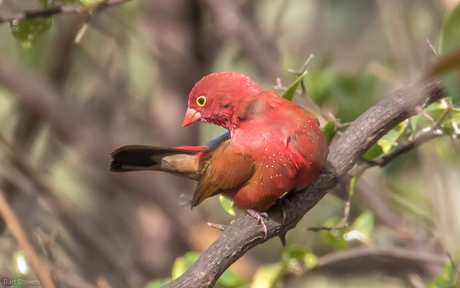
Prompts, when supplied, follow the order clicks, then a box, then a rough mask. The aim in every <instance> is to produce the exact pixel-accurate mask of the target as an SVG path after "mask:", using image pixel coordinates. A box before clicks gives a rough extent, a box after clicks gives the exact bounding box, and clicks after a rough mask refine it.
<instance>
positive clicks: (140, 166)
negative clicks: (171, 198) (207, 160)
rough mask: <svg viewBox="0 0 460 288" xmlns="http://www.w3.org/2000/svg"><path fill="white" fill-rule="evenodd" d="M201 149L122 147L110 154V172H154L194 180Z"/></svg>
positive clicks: (196, 174) (196, 175)
mask: <svg viewBox="0 0 460 288" xmlns="http://www.w3.org/2000/svg"><path fill="white" fill-rule="evenodd" d="M187 148H191V149H187ZM192 148H193V149H192ZM202 149H203V148H202V147H179V148H163V147H153V146H141V145H130V146H123V147H120V148H118V149H116V150H114V151H113V152H112V155H111V156H112V162H111V163H110V171H114V172H128V171H142V170H156V171H165V172H168V173H173V174H177V175H179V176H184V177H189V178H192V179H196V178H197V177H198V176H199V175H198V166H199V164H198V159H197V157H196V154H197V153H199V152H200V151H201V150H202Z"/></svg>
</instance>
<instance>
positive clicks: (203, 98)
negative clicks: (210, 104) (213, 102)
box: [196, 95, 206, 107]
mask: <svg viewBox="0 0 460 288" xmlns="http://www.w3.org/2000/svg"><path fill="white" fill-rule="evenodd" d="M196 104H197V105H198V106H200V107H203V106H204V105H206V96H204V95H201V96H199V97H198V98H196Z"/></svg>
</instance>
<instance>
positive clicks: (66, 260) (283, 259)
mask: <svg viewBox="0 0 460 288" xmlns="http://www.w3.org/2000/svg"><path fill="white" fill-rule="evenodd" d="M103 2H104V1H103ZM106 3H109V6H110V7H106V8H105V9H103V10H102V11H97V7H100V6H97V3H95V2H88V1H85V2H83V1H82V2H79V1H72V0H65V1H57V0H21V1H14V0H0V187H1V191H3V193H4V195H5V196H6V198H7V200H8V202H9V204H10V206H11V207H12V208H13V210H14V211H15V213H16V215H17V217H18V218H19V220H20V222H21V224H22V226H23V228H24V229H25V231H26V233H27V236H28V239H29V241H30V243H32V245H33V247H34V248H35V250H36V251H37V253H38V254H39V256H40V259H41V260H42V262H43V263H47V264H48V267H50V271H51V274H52V275H53V277H55V278H56V281H57V283H58V284H59V285H61V286H59V285H58V286H59V287H109V286H103V285H110V286H111V287H145V286H146V287H150V288H154V287H159V286H160V284H161V283H164V281H169V280H168V278H170V277H173V278H175V277H177V276H178V275H180V274H181V273H182V272H183V271H184V269H186V268H187V267H188V266H189V265H190V263H193V261H194V259H196V257H197V255H198V254H197V253H200V252H202V251H203V250H204V249H206V248H207V247H208V246H209V245H210V244H211V243H212V242H213V241H214V240H215V239H216V238H217V237H218V235H219V231H217V230H215V229H213V228H210V227H208V226H207V225H206V222H213V223H221V224H225V223H228V222H230V221H231V220H232V219H234V217H233V216H231V215H229V214H227V213H226V212H225V211H224V210H223V209H222V207H221V205H220V203H219V199H218V197H214V198H212V199H208V200H206V201H205V202H204V203H203V204H201V205H200V206H199V207H196V208H195V209H193V210H192V211H190V209H189V205H188V201H189V200H190V198H191V196H192V193H193V191H194V187H195V186H194V185H195V183H194V182H193V181H191V180H187V179H179V178H178V177H176V176H171V175H166V174H162V173H155V172H139V173H133V174H130V173H128V174H115V173H110V172H109V171H108V165H109V161H110V153H111V151H112V150H113V149H115V148H117V147H119V146H122V145H126V144H146V145H158V146H165V147H168V146H183V145H196V144H204V143H206V142H207V141H209V140H211V139H213V138H215V137H217V136H219V135H221V134H222V133H223V132H225V131H224V130H223V129H221V128H218V127H214V126H209V125H204V124H195V125H192V126H190V127H187V128H184V129H182V128H181V123H182V120H183V114H184V113H185V110H186V108H187V97H188V93H189V91H190V90H191V88H192V87H193V85H194V83H195V82H196V81H198V80H199V79H200V78H201V77H202V76H204V75H206V74H208V73H210V72H214V71H236V72H240V73H243V74H246V75H248V76H250V77H251V78H252V79H253V80H254V81H255V82H257V83H259V84H260V86H261V87H263V88H266V89H275V88H274V87H275V85H277V82H276V78H280V81H281V83H282V85H283V86H289V85H290V83H292V82H293V81H294V80H295V79H296V77H297V76H296V75H294V74H290V73H288V72H287V70H288V69H299V68H300V67H301V66H302V64H303V63H304V62H305V60H306V59H307V58H308V57H309V55H310V54H314V58H313V60H312V62H311V63H310V65H309V66H308V74H307V76H306V77H305V80H304V84H305V88H306V92H307V95H308V96H309V97H311V99H313V100H314V102H316V104H318V105H319V107H320V108H321V111H319V110H318V109H317V108H316V107H315V106H314V105H310V104H309V102H308V101H306V100H305V97H302V96H296V97H295V98H294V101H295V102H296V103H298V104H299V105H301V106H303V107H305V108H306V109H309V110H311V111H312V112H314V113H315V114H317V115H318V116H319V118H321V122H322V124H323V125H324V124H326V122H327V119H330V118H331V116H330V115H334V116H335V117H336V118H338V119H340V121H341V122H342V123H345V122H349V121H353V120H354V119H356V118H357V117H358V116H359V115H360V114H362V113H363V112H364V111H366V110H367V109H368V108H370V107H371V106H372V105H373V104H375V103H377V102H378V101H379V100H381V99H383V98H384V97H385V96H386V95H388V94H390V93H391V92H393V91H395V90H396V89H398V88H400V87H402V86H404V85H407V84H409V83H411V82H413V81H415V80H417V79H419V77H420V75H421V74H422V72H423V69H424V67H425V66H426V65H427V64H428V63H431V62H433V61H435V59H436V57H435V55H434V53H433V51H432V49H431V48H430V45H429V43H428V42H427V40H429V41H430V42H431V43H432V44H433V45H434V47H435V48H436V49H437V50H438V52H439V53H444V52H446V53H447V52H448V51H450V50H453V49H455V47H459V44H460V36H459V37H457V36H458V35H459V34H460V32H459V31H460V28H458V27H460V24H458V23H459V22H460V15H458V16H455V17H453V16H451V18H448V17H449V15H451V12H452V11H453V9H454V8H455V7H456V5H457V4H458V1H457V0H419V1H411V0H374V1H372V0H354V1H340V0H285V1H283V0H265V1H251V0H235V1H230V0H228V1H224V0H151V1H145V0H133V1H107V2H106ZM115 4H120V5H115ZM57 6H64V7H66V8H68V10H66V11H80V10H81V9H80V8H79V7H83V11H84V12H82V13H70V12H67V13H57V14H56V15H54V16H52V17H49V18H33V19H27V20H22V21H17V20H12V19H13V18H15V17H18V16H17V15H20V13H22V12H24V11H41V10H47V9H53V8H54V7H57ZM112 6H113V7H112ZM95 7H96V8H95ZM77 8H78V9H77ZM79 9H80V10H79ZM456 11H457V14H460V12H458V11H460V9H458V8H457V10H456ZM95 12H100V13H95ZM18 13H19V14H18ZM2 19H4V20H2ZM447 19H450V21H451V22H452V23H451V27H453V28H451V29H450V30H449V31H447V32H446V29H445V26H444V29H443V23H445V22H446V21H447ZM10 20H12V21H11V22H10ZM2 22H3V23H2ZM86 26H87V27H86ZM82 27H86V28H87V30H86V31H84V30H82ZM449 27H450V26H449ZM443 31H444V36H443V37H444V38H443V39H441V40H440V38H441V34H442V33H443ZM83 32H84V34H83ZM77 36H78V37H77ZM76 37H77V39H79V38H81V39H80V40H79V41H77V42H78V43H75V42H76V41H75V39H76ZM441 42H443V43H444V47H441V46H442V45H441ZM450 79H451V80H450V81H451V82H450V83H453V84H452V85H449V87H450V88H451V89H450V90H449V91H450V94H449V95H450V96H451V101H452V103H453V105H455V106H458V104H459V100H460V99H459V95H458V94H457V93H456V92H455V91H457V90H455V89H456V88H458V83H459V82H458V77H457V78H455V76H453V78H452V77H451V78H450ZM452 79H453V80H452ZM446 81H447V80H446ZM276 91H277V93H278V94H281V93H282V90H280V89H277V90H276ZM452 91H453V92H452ZM438 105H441V106H442V103H441V104H438ZM441 106H437V107H441ZM439 109H441V110H442V109H446V107H444V108H442V107H441V108H439ZM439 109H438V110H439ZM434 110H436V108H433V111H434ZM438 110H436V111H438ZM442 111H444V110H442ZM433 113H434V112H433ZM429 114H430V115H432V113H431V112H430V111H429ZM417 117H419V118H420V117H422V116H417ZM432 117H434V118H435V116H432ZM437 117H439V115H438V116H437ZM459 119H460V118H459ZM411 121H412V120H411ZM419 123H422V124H423V123H425V122H423V121H422V122H419ZM422 124H420V125H422ZM423 125H424V126H426V127H428V126H429V125H431V122H430V121H428V120H426V123H425V124H423ZM423 125H422V126H423ZM422 128H423V127H419V129H422ZM342 130H343V129H342ZM446 133H447V134H451V135H452V134H455V133H456V132H455V131H454V132H452V131H451V132H446ZM454 136H455V137H439V138H437V139H434V140H432V141H430V142H429V143H427V144H424V145H423V146H421V147H420V148H418V149H417V150H414V151H412V152H410V153H409V154H406V155H403V156H401V157H399V158H398V159H396V160H395V161H393V162H391V163H390V164H389V165H388V166H387V167H385V168H383V169H380V168H372V169H369V170H367V171H366V172H365V173H364V175H363V176H361V177H360V178H359V181H357V183H356V185H355V189H354V193H353V195H352V197H351V210H350V217H349V228H347V229H345V230H341V231H321V232H313V231H309V230H307V228H308V227H320V226H329V227H332V226H334V225H337V224H338V222H339V221H340V219H341V217H342V216H343V211H344V205H345V203H344V201H342V200H340V199H339V198H336V197H335V196H333V195H332V194H331V193H330V194H329V195H328V196H326V197H325V198H324V199H323V200H322V201H321V202H320V203H319V204H318V205H317V206H316V207H315V208H314V209H313V210H312V211H311V212H309V213H308V214H307V215H306V217H305V218H304V219H303V220H302V221H301V222H300V223H299V225H297V227H296V229H294V230H292V231H290V232H289V233H288V234H287V247H286V248H283V247H282V246H281V244H280V241H279V240H278V239H272V240H270V241H268V242H267V243H265V244H263V245H260V246H258V247H256V248H255V249H253V250H251V251H249V252H248V253H247V255H245V256H244V257H243V258H241V259H240V260H238V261H237V262H236V263H235V264H234V265H233V266H232V268H231V269H230V270H229V271H228V272H227V273H226V274H224V276H223V277H222V278H221V280H220V281H219V282H218V284H217V285H218V287H236V286H238V287H253V288H264V287H267V288H268V287H319V288H321V287H416V288H418V287H427V286H429V285H431V286H430V287H452V286H453V285H454V284H453V283H454V282H455V281H454V280H455V279H454V278H455V276H454V275H455V274H456V273H457V272H456V271H455V270H454V269H453V268H452V267H451V266H452V265H451V262H450V260H449V258H448V257H447V255H448V254H447V253H450V254H451V255H452V258H453V259H454V260H457V259H458V258H459V257H460V255H459V253H458V249H459V248H460V244H459V243H460V241H459V239H460V213H459V212H458V211H460V194H459V188H458V187H460V159H459V157H458V140H456V139H454V138H456V135H454ZM390 144H391V145H390V146H389V149H393V148H395V147H394V146H396V145H398V144H401V143H399V142H397V141H396V140H394V141H392V142H391V143H390ZM383 150H384V151H385V149H383ZM238 215H243V212H241V211H239V212H237V216H238ZM8 228H9V227H8V226H7V225H6V224H5V223H4V222H2V223H1V224H0V229H1V231H0V232H1V238H0V243H1V244H0V278H2V279H3V278H8V279H36V277H37V275H34V271H30V270H29V271H28V272H26V273H22V272H20V270H18V269H17V267H16V266H17V265H18V264H17V263H18V261H19V260H18V257H19V258H20V257H21V255H22V254H21V253H23V251H22V250H23V247H21V246H20V245H18V244H17V242H16V240H15V238H14V237H13V236H12V234H11V232H10V229H8ZM187 252H188V253H187ZM454 266H455V265H454ZM32 268H33V267H32ZM443 269H444V270H443ZM436 277H438V278H436ZM442 277H444V278H442ZM443 279H444V280H445V281H444V282H443ZM153 280H156V281H153ZM84 285H87V286H84ZM433 285H434V286H433ZM457 285H458V284H457ZM456 287H458V286H456Z"/></svg>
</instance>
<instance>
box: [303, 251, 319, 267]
mask: <svg viewBox="0 0 460 288" xmlns="http://www.w3.org/2000/svg"><path fill="white" fill-rule="evenodd" d="M304 263H305V267H306V268H307V269H313V268H315V267H316V265H318V257H317V256H316V255H315V254H313V253H311V252H308V253H307V254H305V257H304Z"/></svg>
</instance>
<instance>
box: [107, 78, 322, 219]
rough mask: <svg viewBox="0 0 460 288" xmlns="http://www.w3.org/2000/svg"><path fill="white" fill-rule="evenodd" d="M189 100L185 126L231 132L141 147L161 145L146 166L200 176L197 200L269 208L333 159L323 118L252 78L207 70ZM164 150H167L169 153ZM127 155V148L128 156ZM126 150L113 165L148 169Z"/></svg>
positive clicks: (121, 150) (316, 174)
mask: <svg viewBox="0 0 460 288" xmlns="http://www.w3.org/2000/svg"><path fill="white" fill-rule="evenodd" d="M203 97H204V98H203ZM188 104H189V108H188V110H187V113H186V116H185V119H184V124H183V126H187V125H189V124H191V123H193V122H195V121H201V122H209V123H212V124H216V125H219V126H222V127H224V128H226V129H228V130H229V133H230V135H223V136H222V137H220V138H218V139H216V140H214V141H212V142H211V143H210V144H208V145H207V146H203V147H178V148H175V149H176V150H171V149H166V148H154V147H142V148H138V149H144V150H146V151H149V149H153V150H151V151H155V153H154V156H153V155H152V156H151V157H149V158H148V159H146V161H147V162H149V161H150V162H149V163H146V164H144V165H138V166H139V167H140V169H152V170H163V171H167V172H172V173H176V174H179V175H183V176H187V177H189V178H192V179H197V180H198V181H199V183H198V186H197V188H196V191H195V194H194V197H193V200H192V206H196V205H198V204H199V203H201V202H202V201H203V200H204V199H206V198H208V197H211V196H214V195H216V194H220V193H222V194H224V195H226V196H229V197H230V198H232V199H233V201H234V202H235V204H236V205H237V206H238V207H241V208H245V209H253V210H256V211H265V210H267V209H268V208H270V207H271V206H272V205H273V204H274V203H275V201H276V200H277V199H278V198H279V197H281V196H282V195H283V194H284V193H285V192H288V191H291V190H298V189H301V188H303V187H305V186H307V185H309V184H310V183H311V182H312V181H313V180H314V179H315V178H316V177H317V176H318V175H319V174H320V170H321V168H322V167H323V166H324V165H325V163H326V157H327V142H326V139H325V138H324V136H323V134H322V132H321V130H320V129H319V123H318V120H317V119H316V117H315V116H314V115H313V114H311V113H310V112H308V111H306V110H304V109H303V108H301V107H300V106H298V105H296V104H294V103H292V102H290V101H288V100H286V99H284V98H282V97H278V96H276V95H275V94H274V93H273V92H272V91H268V90H263V89H261V88H260V87H259V86H257V84H255V83H254V82H253V81H251V80H250V79H249V78H248V77H247V76H244V75H241V74H238V73H230V72H222V73H213V74H210V75H208V76H205V77H204V78H203V79H201V80H200V81H199V82H198V83H197V84H196V85H195V87H193V89H192V91H191V92H190V95H189V101H188ZM159 149H165V150H164V152H165V153H164V157H161V155H162V154H161V150H159ZM173 149H174V148H173ZM117 153H118V154H117ZM119 153H124V154H123V156H124V159H123V160H120V157H117V155H120V154H119ZM126 153H128V152H127V151H126V149H123V147H122V148H119V149H118V150H116V151H115V152H114V153H113V159H114V160H113V162H112V166H111V167H112V170H113V171H132V170H140V169H135V165H134V166H133V165H132V163H127V162H126V159H129V157H128V156H129V153H128V154H126ZM137 154H139V151H137ZM140 154H142V155H143V156H142V157H144V156H145V153H140ZM140 154H139V155H140ZM147 154H148V153H147ZM152 159H154V160H155V161H153V160H152ZM152 161H153V162H155V164H152V163H151V162H152ZM128 162H129V161H128ZM149 164H152V165H150V166H149ZM121 167H129V168H130V169H124V170H123V169H121ZM184 167H186V169H185V168H184ZM191 167H192V168H193V167H194V168H193V169H195V170H196V171H190V169H192V168H191ZM166 168H167V169H166ZM184 169H185V170H184ZM193 169H192V170H193ZM184 171H185V172H184Z"/></svg>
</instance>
